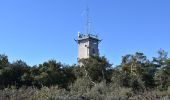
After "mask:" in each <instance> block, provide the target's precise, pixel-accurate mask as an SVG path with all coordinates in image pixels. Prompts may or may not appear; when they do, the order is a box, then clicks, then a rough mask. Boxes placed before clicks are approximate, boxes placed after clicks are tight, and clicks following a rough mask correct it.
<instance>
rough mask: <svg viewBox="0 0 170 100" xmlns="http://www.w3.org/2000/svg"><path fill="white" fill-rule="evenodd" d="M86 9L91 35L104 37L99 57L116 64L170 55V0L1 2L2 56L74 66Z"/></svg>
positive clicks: (0, 44)
mask: <svg viewBox="0 0 170 100" xmlns="http://www.w3.org/2000/svg"><path fill="white" fill-rule="evenodd" d="M87 5H88V6H89V8H90V18H91V21H92V33H98V34H99V36H100V38H101V39H103V41H102V42H101V44H100V54H101V55H104V56H106V57H107V58H108V60H109V61H110V62H111V63H113V64H114V65H117V64H119V63H120V62H121V57H122V56H123V55H126V54H129V53H135V52H136V51H139V52H143V53H144V54H145V55H146V56H148V57H149V58H150V59H151V58H152V57H153V56H157V51H158V50H159V49H160V48H162V49H164V50H165V51H168V52H170V45H169V43H170V6H169V5H170V1H169V0H1V1H0V53H1V54H6V55H8V56H9V59H10V61H11V62H13V61H15V60H17V59H22V60H23V61H25V62H27V63H28V64H29V65H35V64H39V63H42V62H44V61H47V60H49V59H56V60H57V61H61V62H63V63H66V64H74V63H76V58H77V44H76V43H75V41H74V38H76V37H77V32H78V31H81V32H84V31H85V30H84V27H85V25H84V24H85V17H84V16H83V12H84V10H85V9H86V6H87Z"/></svg>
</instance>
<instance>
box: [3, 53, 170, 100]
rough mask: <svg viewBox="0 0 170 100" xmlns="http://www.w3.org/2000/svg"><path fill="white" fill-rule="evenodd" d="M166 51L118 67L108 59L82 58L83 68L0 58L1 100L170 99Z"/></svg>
mask: <svg viewBox="0 0 170 100" xmlns="http://www.w3.org/2000/svg"><path fill="white" fill-rule="evenodd" d="M167 55H168V53H167V52H165V51H164V50H159V52H158V57H153V59H152V60H148V59H147V57H146V56H145V55H144V54H143V53H140V52H137V53H135V54H128V55H125V56H123V57H122V62H121V64H120V65H118V66H116V67H112V64H110V63H109V61H108V60H107V59H106V58H105V57H96V56H95V57H90V58H89V59H82V60H81V62H82V64H83V66H81V67H80V66H78V65H72V66H69V65H65V64H62V63H60V62H57V61H55V60H49V61H47V62H44V63H42V64H39V65H37V66H28V65H27V64H26V63H25V62H23V61H21V60H18V61H16V62H13V63H10V62H9V61H8V57H7V56H6V55H0V99H1V100H25V99H26V100H27V99H28V100H91V99H93V100H115V99H116V100H119V99H123V100H124V99H130V100H155V99H170V58H168V56H167Z"/></svg>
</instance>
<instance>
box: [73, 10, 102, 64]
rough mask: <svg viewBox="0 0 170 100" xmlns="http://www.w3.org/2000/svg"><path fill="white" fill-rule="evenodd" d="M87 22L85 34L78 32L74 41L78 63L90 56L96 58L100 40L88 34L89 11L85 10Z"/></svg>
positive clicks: (96, 36)
mask: <svg viewBox="0 0 170 100" xmlns="http://www.w3.org/2000/svg"><path fill="white" fill-rule="evenodd" d="M86 13H87V22H86V34H82V33H80V32H78V39H76V40H75V41H76V42H77V44H78V62H79V60H80V59H83V58H89V57H90V56H98V55H99V48H98V45H99V43H100V42H101V40H100V39H99V38H98V35H94V34H90V31H91V30H90V29H91V27H90V23H91V22H90V21H89V9H88V8H87V10H86Z"/></svg>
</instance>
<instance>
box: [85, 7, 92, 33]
mask: <svg viewBox="0 0 170 100" xmlns="http://www.w3.org/2000/svg"><path fill="white" fill-rule="evenodd" d="M90 23H91V22H90V18H89V7H88V6H87V8H86V34H90V30H91V29H90Z"/></svg>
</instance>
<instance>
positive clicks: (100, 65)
mask: <svg viewBox="0 0 170 100" xmlns="http://www.w3.org/2000/svg"><path fill="white" fill-rule="evenodd" d="M80 62H81V63H82V65H83V66H81V69H82V70H83V71H84V75H85V76H86V77H88V78H89V79H90V80H91V82H92V83H94V84H95V83H96V82H101V81H103V80H106V81H109V80H111V71H110V70H112V68H111V66H112V65H111V64H110V63H109V62H108V60H107V59H106V58H105V57H104V56H103V57H99V56H92V57H90V58H88V59H81V61H80Z"/></svg>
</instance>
